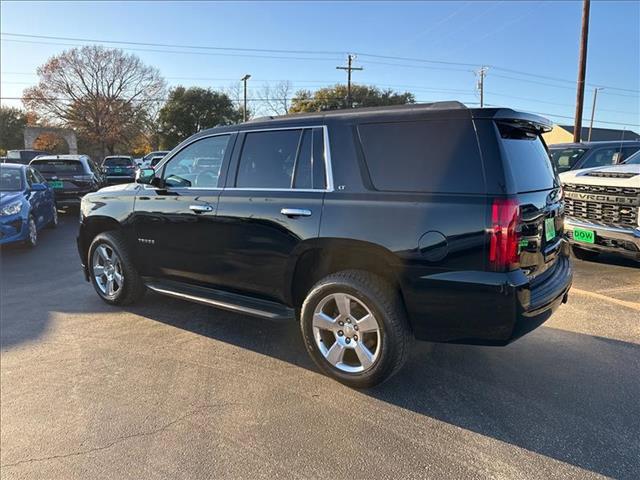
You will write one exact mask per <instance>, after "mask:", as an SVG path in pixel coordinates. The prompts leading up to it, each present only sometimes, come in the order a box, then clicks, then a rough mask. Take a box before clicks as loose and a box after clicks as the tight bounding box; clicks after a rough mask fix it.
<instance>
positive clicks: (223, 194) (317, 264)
mask: <svg viewBox="0 0 640 480" xmlns="http://www.w3.org/2000/svg"><path fill="white" fill-rule="evenodd" d="M550 127H551V125H550V123H549V122H548V121H547V120H545V119H543V118H540V117H537V116H534V115H528V114H524V113H519V112H515V111H513V110H509V109H467V108H465V107H464V106H463V105H462V104H459V103H457V102H445V103H436V104H427V105H414V106H402V107H385V108H377V109H359V110H349V111H335V112H330V113H329V112H327V113H317V114H304V115H294V116H286V117H279V118H267V119H258V120H255V121H252V122H248V123H245V124H242V125H234V126H227V127H218V128H214V129H211V130H207V131H203V132H200V133H198V134H196V135H194V136H193V137H191V138H189V139H188V140H186V141H184V142H183V143H182V144H180V145H179V146H178V147H176V148H175V149H174V150H173V151H172V152H171V153H170V154H169V155H168V156H167V157H166V158H165V159H164V160H163V162H162V163H161V164H160V165H158V168H156V170H155V172H154V171H153V170H142V171H141V172H140V175H139V178H138V183H137V184H130V185H126V186H122V187H121V188H120V189H114V188H113V187H112V189H110V190H109V191H104V190H103V191H101V192H99V193H97V194H91V195H87V196H86V197H84V199H83V201H82V206H81V225H80V232H79V236H78V249H79V252H80V258H81V260H82V263H83V268H84V271H85V275H86V278H87V280H88V281H91V283H92V284H93V286H94V288H95V290H96V291H97V293H98V295H100V297H101V298H102V299H103V300H105V301H106V302H107V303H111V304H127V303H130V302H133V301H134V300H137V299H138V298H140V296H141V295H142V294H143V292H144V291H145V289H146V288H148V289H150V290H153V291H156V292H159V293H162V294H165V295H170V296H173V297H177V298H181V299H185V300H190V301H193V302H199V303H203V304H206V305H212V306H216V307H220V308H224V309H228V310H232V311H236V312H241V313H245V314H249V315H255V316H259V317H264V318H271V319H282V318H297V319H298V320H299V321H300V324H301V328H302V335H303V338H304V342H305V345H306V347H307V349H308V351H309V353H310V355H311V357H312V358H313V359H314V360H315V361H316V363H317V364H318V366H319V367H320V368H321V369H322V370H323V371H325V372H326V373H328V374H329V375H331V376H333V377H334V378H336V379H338V380H340V381H342V382H343V383H345V384H348V385H350V386H354V387H367V386H371V385H374V384H376V383H378V382H380V381H382V380H384V379H386V378H388V377H389V376H390V375H392V374H393V373H394V372H396V371H397V370H398V369H399V368H400V366H401V365H402V363H403V360H404V358H405V356H406V355H407V351H408V347H409V344H410V339H411V338H412V337H415V338H418V339H420V340H431V341H440V342H459V343H475V344H478V343H480V344H489V345H504V344H507V343H509V342H510V341H512V340H514V339H515V338H517V337H519V336H521V335H523V334H524V333H526V332H528V331H530V330H532V329H534V328H535V327H537V326H538V325H540V324H541V323H542V322H543V321H544V320H546V319H547V318H548V317H549V316H550V315H551V312H552V311H553V310H554V309H555V308H556V307H558V306H559V305H560V303H562V302H564V301H566V299H567V292H568V291H569V287H570V285H571V280H572V269H571V265H570V262H569V249H568V245H567V242H566V240H565V238H564V236H563V216H564V202H563V197H562V190H561V188H560V185H559V182H558V179H557V177H556V175H555V173H554V170H553V168H552V166H551V163H550V160H549V156H548V152H547V150H546V148H545V146H544V143H543V142H542V141H541V140H540V137H539V136H540V134H541V133H542V132H543V131H546V130H548V129H549V128H550Z"/></svg>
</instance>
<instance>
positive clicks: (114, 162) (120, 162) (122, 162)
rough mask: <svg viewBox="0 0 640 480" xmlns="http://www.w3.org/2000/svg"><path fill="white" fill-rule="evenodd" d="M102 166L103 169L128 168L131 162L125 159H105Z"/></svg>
mask: <svg viewBox="0 0 640 480" xmlns="http://www.w3.org/2000/svg"><path fill="white" fill-rule="evenodd" d="M102 165H103V166H105V167H129V166H131V165H133V160H131V159H130V158H127V157H113V158H105V159H104V162H102Z"/></svg>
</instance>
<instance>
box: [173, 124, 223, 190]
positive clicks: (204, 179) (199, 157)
mask: <svg viewBox="0 0 640 480" xmlns="http://www.w3.org/2000/svg"><path fill="white" fill-rule="evenodd" d="M229 138H230V135H218V136H215V137H207V138H203V139H201V140H197V141H195V142H193V143H192V144H190V145H188V146H186V147H185V148H183V149H182V150H180V151H179V152H178V153H177V154H175V155H174V156H173V157H172V158H171V159H170V160H169V161H168V162H167V164H166V165H165V166H164V174H163V178H164V180H165V182H166V184H167V186H169V187H194V188H216V187H217V186H218V179H219V177H220V169H221V168H222V161H223V160H224V154H225V152H226V151H227V145H228V144H229Z"/></svg>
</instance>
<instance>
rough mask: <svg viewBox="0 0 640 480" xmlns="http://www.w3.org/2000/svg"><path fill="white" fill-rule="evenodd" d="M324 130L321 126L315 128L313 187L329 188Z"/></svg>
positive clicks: (312, 160) (312, 159)
mask: <svg viewBox="0 0 640 480" xmlns="http://www.w3.org/2000/svg"><path fill="white" fill-rule="evenodd" d="M324 155H325V152H324V132H323V131H322V129H321V128H314V129H313V156H312V158H311V163H312V169H313V188H320V189H323V190H324V189H325V188H327V181H326V173H325V163H324V162H325V159H324Z"/></svg>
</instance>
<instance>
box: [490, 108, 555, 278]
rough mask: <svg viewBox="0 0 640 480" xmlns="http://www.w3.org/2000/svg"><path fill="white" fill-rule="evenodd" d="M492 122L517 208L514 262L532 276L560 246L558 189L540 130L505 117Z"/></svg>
mask: <svg viewBox="0 0 640 480" xmlns="http://www.w3.org/2000/svg"><path fill="white" fill-rule="evenodd" d="M495 126H496V128H495V130H496V131H497V136H498V143H499V148H500V152H501V155H500V156H501V158H502V161H503V168H504V171H505V180H506V182H507V191H508V192H510V193H511V195H512V197H511V198H514V197H515V206H516V207H518V208H519V224H518V225H516V226H515V233H516V234H517V238H518V245H517V247H516V248H517V252H516V254H517V257H518V263H519V267H520V268H522V270H523V271H524V272H525V274H526V275H527V276H528V277H529V278H530V279H533V278H534V277H536V276H538V275H540V274H542V273H543V272H544V271H545V270H547V269H548V268H550V267H551V266H553V265H554V264H555V262H556V259H557V256H558V254H559V252H560V248H561V246H562V242H561V240H562V236H563V223H564V222H563V220H564V200H563V197H562V189H561V187H560V181H559V179H558V177H557V175H556V173H555V171H554V169H553V167H552V164H551V161H550V158H549V154H548V151H547V149H546V146H545V144H544V142H543V140H542V138H541V137H540V135H539V133H540V132H538V131H536V130H535V129H532V128H531V127H530V126H528V125H526V124H522V123H519V122H511V121H509V120H504V121H502V120H498V121H496V122H495ZM494 207H495V203H494ZM495 211H496V210H495V208H494V212H495ZM495 223H496V219H495V218H492V219H491V224H492V225H494V224H495ZM490 257H491V255H490Z"/></svg>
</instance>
